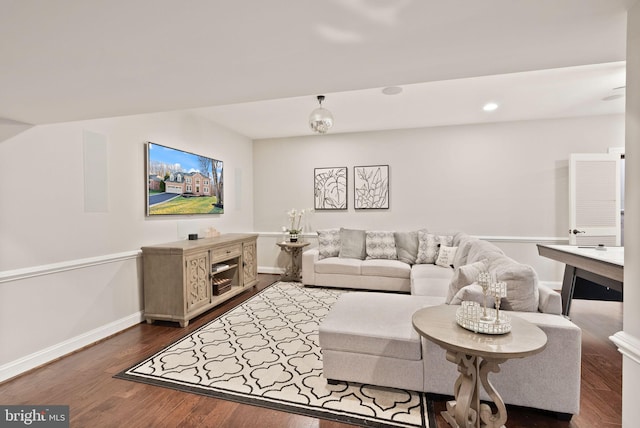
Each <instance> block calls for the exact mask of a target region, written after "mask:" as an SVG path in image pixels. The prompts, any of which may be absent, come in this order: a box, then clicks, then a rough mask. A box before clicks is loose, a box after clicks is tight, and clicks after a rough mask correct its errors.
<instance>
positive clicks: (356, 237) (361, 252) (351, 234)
mask: <svg viewBox="0 0 640 428" xmlns="http://www.w3.org/2000/svg"><path fill="white" fill-rule="evenodd" d="M366 241H367V235H366V233H365V231H364V230H356V229H345V228H340V253H339V254H338V256H339V257H342V258H346V259H360V260H364V258H365V257H366V255H367V247H366Z"/></svg>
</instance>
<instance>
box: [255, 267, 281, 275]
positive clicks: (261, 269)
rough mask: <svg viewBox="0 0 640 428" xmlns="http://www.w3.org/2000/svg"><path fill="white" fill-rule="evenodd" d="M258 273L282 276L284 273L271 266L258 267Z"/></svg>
mask: <svg viewBox="0 0 640 428" xmlns="http://www.w3.org/2000/svg"><path fill="white" fill-rule="evenodd" d="M258 273H268V274H273V275H282V274H283V273H284V269H282V268H278V267H273V266H258Z"/></svg>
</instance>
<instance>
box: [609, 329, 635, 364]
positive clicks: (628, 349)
mask: <svg viewBox="0 0 640 428" xmlns="http://www.w3.org/2000/svg"><path fill="white" fill-rule="evenodd" d="M609 339H610V340H611V341H612V342H613V343H615V345H616V346H617V347H618V351H619V352H620V353H621V354H622V355H623V356H625V357H628V358H629V359H631V360H632V361H634V362H635V363H636V364H640V339H638V338H636V337H634V336H632V335H630V334H628V333H626V332H625V331H619V332H617V333H616V334H614V335H613V336H609Z"/></svg>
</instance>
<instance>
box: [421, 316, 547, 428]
mask: <svg viewBox="0 0 640 428" xmlns="http://www.w3.org/2000/svg"><path fill="white" fill-rule="evenodd" d="M458 307H459V306H456V305H439V306H431V307H427V308H422V309H420V310H419V311H417V312H416V313H415V314H413V327H414V328H415V329H416V331H417V332H418V333H419V334H420V335H421V336H424V337H425V338H427V339H429V340H430V341H432V342H434V343H436V344H438V345H439V346H440V347H441V348H443V349H444V350H446V351H447V361H450V362H452V363H454V364H457V365H458V372H460V375H459V376H458V379H457V380H456V382H455V384H454V386H453V392H454V396H455V401H449V402H448V403H447V410H446V411H444V412H442V416H443V417H444V419H445V420H446V421H447V422H448V423H449V425H451V426H452V427H455V428H458V427H460V428H462V427H464V428H469V427H474V426H475V427H477V428H480V427H487V428H501V427H504V424H505V422H506V421H507V409H506V407H505V405H504V401H503V400H502V397H500V394H498V392H497V391H496V390H495V388H494V387H493V385H492V384H491V382H489V379H488V375H489V373H490V372H494V373H498V372H499V371H500V364H502V363H504V362H505V361H507V360H508V359H510V358H524V357H527V356H529V355H534V354H537V353H538V352H541V351H542V350H543V349H544V348H545V346H546V345H547V335H546V334H545V333H544V331H542V330H541V329H540V328H539V327H538V326H536V325H535V324H532V323H530V322H528V321H525V320H523V319H522V318H518V317H517V316H512V317H511V332H509V333H506V334H501V335H497V334H496V335H493V334H479V333H474V332H472V331H469V330H466V329H464V328H462V327H460V326H459V325H458V324H457V323H456V309H457V308H458ZM480 383H482V386H483V387H484V390H485V391H487V393H488V394H489V397H491V399H492V400H493V402H494V403H495V404H496V407H497V413H496V414H493V413H492V411H491V408H490V407H489V406H488V405H487V404H482V405H481V404H480V398H479V389H480Z"/></svg>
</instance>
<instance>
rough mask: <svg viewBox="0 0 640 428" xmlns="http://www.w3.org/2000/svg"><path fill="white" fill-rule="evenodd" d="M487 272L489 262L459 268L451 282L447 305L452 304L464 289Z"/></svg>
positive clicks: (479, 262)
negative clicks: (479, 275) (454, 298)
mask: <svg viewBox="0 0 640 428" xmlns="http://www.w3.org/2000/svg"><path fill="white" fill-rule="evenodd" d="M486 270H487V261H486V260H480V261H477V262H475V263H471V264H468V265H463V266H460V267H457V268H455V269H454V271H453V276H452V277H451V281H450V282H449V291H448V292H447V299H446V300H445V303H450V302H451V299H453V296H455V295H456V293H457V292H458V291H460V289H462V287H466V286H467V285H469V284H473V283H474V282H476V280H477V279H478V274H479V273H480V272H484V271H486Z"/></svg>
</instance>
